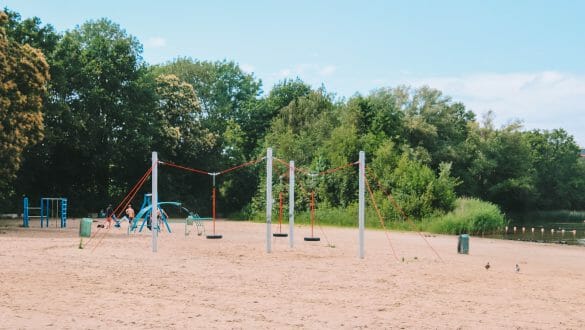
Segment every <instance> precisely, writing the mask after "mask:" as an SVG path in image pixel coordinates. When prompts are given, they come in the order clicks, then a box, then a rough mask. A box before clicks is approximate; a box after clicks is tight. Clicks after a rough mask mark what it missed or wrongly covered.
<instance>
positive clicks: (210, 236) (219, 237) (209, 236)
mask: <svg viewBox="0 0 585 330" xmlns="http://www.w3.org/2000/svg"><path fill="white" fill-rule="evenodd" d="M205 237H206V238H207V239H221V238H223V236H222V235H207V236H205Z"/></svg>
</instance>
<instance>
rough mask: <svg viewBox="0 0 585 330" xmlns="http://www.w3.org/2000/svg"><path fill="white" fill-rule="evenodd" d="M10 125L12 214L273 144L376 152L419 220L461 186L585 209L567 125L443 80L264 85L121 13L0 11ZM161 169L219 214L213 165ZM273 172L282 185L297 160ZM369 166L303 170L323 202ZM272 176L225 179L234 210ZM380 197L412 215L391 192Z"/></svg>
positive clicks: (223, 190)
mask: <svg viewBox="0 0 585 330" xmlns="http://www.w3.org/2000/svg"><path fill="white" fill-rule="evenodd" d="M0 127H1V128H2V129H1V130H0V160H1V161H2V164H3V166H2V167H0V174H1V175H0V213H3V212H14V211H15V210H19V209H20V208H21V200H22V197H23V196H28V197H30V198H32V199H33V200H34V199H36V198H39V197H40V196H52V197H60V196H63V197H68V198H69V199H70V201H71V202H70V205H71V212H72V214H73V215H76V216H85V215H86V214H87V213H89V212H92V213H93V212H97V210H99V209H101V208H104V205H107V204H108V203H112V204H114V203H116V202H118V201H120V200H121V199H122V197H123V196H125V194H126V193H127V192H128V190H129V189H130V188H131V187H132V186H133V185H134V184H135V183H136V181H137V180H138V179H139V178H140V177H141V176H142V175H143V174H144V173H145V171H146V170H147V169H148V168H149V167H150V153H151V151H153V150H155V151H158V152H159V157H160V158H161V159H162V160H167V161H172V162H174V163H177V164H184V165H188V166H190V167H195V168H200V169H206V170H210V171H215V170H221V169H225V168H229V167H231V166H235V165H238V164H242V163H244V162H247V161H250V160H254V159H257V158H258V157H261V156H262V155H263V154H264V152H265V149H266V147H272V148H273V149H274V152H275V155H276V156H278V157H279V158H281V159H285V160H295V162H296V164H297V165H298V166H301V167H304V168H306V169H309V170H310V171H315V172H319V171H322V170H325V169H328V168H333V167H338V166H342V165H344V164H348V163H351V162H354V161H356V160H357V155H358V152H359V151H360V150H364V151H365V152H366V155H367V157H368V159H367V163H368V171H369V173H371V175H372V176H371V177H370V180H371V183H372V184H374V181H375V185H376V189H375V194H376V195H377V197H378V198H380V200H385V199H384V198H383V194H384V193H383V191H386V192H388V193H391V194H392V196H393V197H394V198H395V199H396V202H397V203H398V204H400V205H401V206H402V207H403V209H404V210H405V212H407V213H408V214H409V215H411V217H412V218H414V219H422V218H425V217H428V216H431V215H436V214H441V213H444V212H447V211H449V210H451V209H453V207H454V205H455V200H456V198H457V197H462V196H466V197H475V198H479V199H482V200H485V201H490V202H493V203H495V204H497V205H499V206H500V207H501V208H503V209H505V210H511V211H523V210H534V209H538V210H549V209H585V196H584V194H582V193H581V192H583V191H584V190H585V189H584V188H585V162H584V161H583V159H581V158H580V157H579V152H580V149H579V147H578V146H577V144H576V143H575V141H574V139H573V137H572V136H570V135H569V134H568V133H567V132H566V131H564V130H563V129H561V128H559V129H554V130H531V131H526V130H524V129H523V128H522V125H521V123H520V122H513V123H509V124H507V125H505V126H503V127H495V126H494V118H493V114H492V113H488V114H486V115H484V116H483V117H482V118H479V119H478V118H477V115H476V114H475V113H473V111H471V110H470V109H468V108H466V106H465V105H464V104H463V103H461V102H457V101H455V100H453V99H452V98H450V97H449V96H447V95H444V94H443V93H442V92H441V91H439V90H436V89H432V88H429V87H422V88H416V89H414V88H410V87H408V86H398V87H393V88H384V87H381V88H378V89H376V90H374V91H372V92H371V93H369V94H367V95H360V94H357V93H356V94H355V95H354V96H352V97H349V98H339V97H336V96H335V94H333V93H331V92H329V91H327V90H326V88H325V87H323V86H322V87H320V88H313V87H311V86H310V85H309V84H307V83H305V82H303V81H302V80H301V79H300V78H296V79H284V80H282V81H280V82H278V83H277V84H275V85H274V86H272V88H270V91H269V92H268V93H265V92H264V90H263V85H262V81H261V80H260V79H258V78H257V77H255V76H254V74H252V73H247V72H244V71H243V70H242V69H241V68H240V67H239V65H238V64H237V63H235V62H233V61H228V60H223V61H205V60H198V59H194V58H189V57H180V58H175V59H171V60H169V61H168V62H166V63H164V64H160V65H150V64H148V63H146V62H145V61H144V60H143V58H142V45H141V43H140V41H139V40H137V39H136V38H135V37H134V36H132V35H131V34H129V33H128V32H126V31H125V30H124V29H123V28H122V27H120V26H119V25H118V24H116V23H114V22H112V21H110V20H108V19H99V20H92V21H87V22H85V23H83V24H81V25H79V26H78V27H76V28H74V29H71V30H68V31H64V32H59V31H55V29H54V28H53V27H52V26H51V25H50V24H43V22H42V21H41V20H40V19H39V18H38V17H33V18H27V19H23V18H22V17H21V16H20V15H19V14H18V13H16V12H14V11H11V10H10V9H8V8H5V9H4V12H0ZM163 171H164V172H163V173H161V175H160V176H159V180H160V183H159V187H160V189H161V191H160V194H161V198H163V199H165V200H179V201H181V202H183V203H184V204H185V205H187V206H188V207H190V208H192V209H194V210H197V212H199V213H201V214H206V213H209V209H210V205H211V203H210V198H211V195H210V189H211V183H210V182H211V178H210V177H209V176H202V175H194V174H192V173H186V172H182V171H178V170H175V169H171V168H164V169H163ZM275 171H276V174H277V176H276V179H275V182H274V183H275V187H276V190H277V191H279V190H283V191H284V190H285V185H286V181H285V180H282V177H283V176H285V175H286V173H285V170H284V169H283V168H279V167H278V166H277V165H275ZM356 173H357V169H356V168H355V167H353V168H352V167H348V168H346V169H343V170H341V171H338V172H335V173H332V174H330V175H327V176H320V177H317V178H315V177H311V176H300V177H299V185H301V186H300V187H299V188H301V189H305V190H313V191H315V192H316V196H317V198H318V200H319V203H320V205H322V206H323V207H333V208H337V207H340V208H348V207H353V205H354V204H355V203H356V201H357V174H356ZM279 177H280V179H279ZM374 178H375V179H374ZM265 180H266V178H265V176H264V171H263V170H262V169H261V168H258V167H247V168H244V169H242V170H240V171H237V172H234V173H230V174H228V175H225V176H221V177H218V205H221V207H220V210H221V212H222V213H223V214H225V215H228V214H233V213H240V214H243V215H244V216H250V215H251V214H253V213H254V212H255V211H258V210H261V209H262V207H263V206H262V205H263V201H262V198H263V189H264V183H263V182H265ZM147 190H148V188H147V187H145V188H144V189H143V190H142V191H141V192H146V191H147ZM307 198H308V197H307V195H306V194H299V197H298V204H299V205H298V206H297V207H299V208H300V209H303V208H305V209H306V208H307V205H308V204H307V201H306V199H307ZM140 199H141V197H137V199H136V201H135V203H139V200H140ZM381 207H382V209H383V212H385V213H386V214H387V215H388V216H389V217H393V218H396V219H397V218H399V217H400V215H399V214H398V212H396V210H394V208H393V207H392V205H390V203H389V202H388V201H387V200H386V201H385V202H382V203H381Z"/></svg>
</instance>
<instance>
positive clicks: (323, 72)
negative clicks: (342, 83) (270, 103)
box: [276, 63, 337, 81]
mask: <svg viewBox="0 0 585 330" xmlns="http://www.w3.org/2000/svg"><path fill="white" fill-rule="evenodd" d="M336 71H337V67H336V66H335V65H331V64H327V65H318V64H306V63H305V64H297V65H295V66H294V67H292V68H284V69H281V70H279V71H278V73H277V74H276V76H278V77H279V78H294V77H300V78H301V79H303V80H306V81H313V80H316V78H317V77H328V76H332V75H333V74H335V72H336Z"/></svg>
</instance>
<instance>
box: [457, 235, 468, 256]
mask: <svg viewBox="0 0 585 330" xmlns="http://www.w3.org/2000/svg"><path fill="white" fill-rule="evenodd" d="M457 253H460V254H469V235H467V234H461V235H459V240H458V242H457Z"/></svg>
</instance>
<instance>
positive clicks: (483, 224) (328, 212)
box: [252, 198, 506, 235]
mask: <svg viewBox="0 0 585 330" xmlns="http://www.w3.org/2000/svg"><path fill="white" fill-rule="evenodd" d="M357 213H358V212H357V204H353V205H350V206H349V207H348V208H321V209H317V210H315V221H316V223H315V225H317V224H319V225H329V226H337V227H354V228H355V227H357V226H358V218H357ZM310 217H311V214H310V212H309V211H302V212H296V213H295V224H299V225H310V224H311V218H310ZM252 218H253V219H255V220H254V221H257V222H265V221H266V218H265V214H264V213H262V214H260V213H258V214H255V215H254V216H253V217H252ZM383 220H384V225H382V224H381V222H380V219H379V217H378V214H377V212H376V210H375V209H373V208H371V207H368V208H366V223H365V225H366V227H367V228H371V229H382V228H386V229H391V230H400V231H428V232H432V233H438V234H461V233H468V234H475V235H483V234H490V233H495V232H499V231H501V230H502V229H503V228H504V226H505V225H506V220H505V217H504V214H503V213H502V212H501V211H500V209H499V207H498V206H497V205H495V204H492V203H489V202H484V201H481V200H478V199H473V198H459V199H458V200H457V202H456V207H455V210H453V211H452V212H449V213H447V214H445V215H441V216H437V217H433V218H430V219H426V220H423V221H405V220H398V221H388V220H386V219H383ZM272 223H273V224H276V223H278V212H273V213H272ZM282 223H283V224H288V213H287V212H286V211H285V214H284V215H283V219H282Z"/></svg>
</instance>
